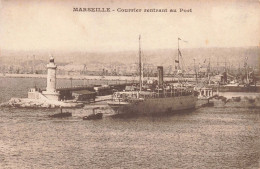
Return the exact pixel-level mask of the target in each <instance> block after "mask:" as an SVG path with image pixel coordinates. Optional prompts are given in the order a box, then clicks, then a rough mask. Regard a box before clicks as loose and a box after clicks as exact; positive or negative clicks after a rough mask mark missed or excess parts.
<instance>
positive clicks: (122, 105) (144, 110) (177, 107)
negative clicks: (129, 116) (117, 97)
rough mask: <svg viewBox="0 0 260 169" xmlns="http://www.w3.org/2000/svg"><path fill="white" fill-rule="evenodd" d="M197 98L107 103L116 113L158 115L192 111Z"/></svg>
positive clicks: (191, 96) (181, 97) (168, 98)
mask: <svg viewBox="0 0 260 169" xmlns="http://www.w3.org/2000/svg"><path fill="white" fill-rule="evenodd" d="M196 101H197V97H195V96H193V95H190V96H179V97H165V98H150V99H146V100H143V101H138V102H133V103H129V102H114V101H113V102H108V105H109V106H110V107H111V108H112V109H113V110H115V111H116V112H117V113H136V114H158V113H169V112H174V111H181V110H188V109H193V108H195V106H196Z"/></svg>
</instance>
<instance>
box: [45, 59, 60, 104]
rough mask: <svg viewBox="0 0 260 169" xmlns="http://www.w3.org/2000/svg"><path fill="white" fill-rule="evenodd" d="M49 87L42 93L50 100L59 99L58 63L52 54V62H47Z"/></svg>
mask: <svg viewBox="0 0 260 169" xmlns="http://www.w3.org/2000/svg"><path fill="white" fill-rule="evenodd" d="M47 70H48V73H47V87H46V91H43V92H42V94H43V95H44V96H45V97H46V98H47V99H49V100H59V96H60V94H59V92H57V91H56V70H57V65H56V64H55V62H54V58H53V57H52V56H51V58H50V62H49V63H48V64H47Z"/></svg>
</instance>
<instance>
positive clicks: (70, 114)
mask: <svg viewBox="0 0 260 169" xmlns="http://www.w3.org/2000/svg"><path fill="white" fill-rule="evenodd" d="M71 116H72V113H70V112H64V113H63V112H62V108H60V113H57V114H53V115H49V117H51V118H63V117H71Z"/></svg>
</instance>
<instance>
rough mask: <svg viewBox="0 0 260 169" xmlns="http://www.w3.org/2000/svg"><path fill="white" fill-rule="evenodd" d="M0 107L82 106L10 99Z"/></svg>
mask: <svg viewBox="0 0 260 169" xmlns="http://www.w3.org/2000/svg"><path fill="white" fill-rule="evenodd" d="M0 106H1V107H16V108H58V107H64V108H80V107H83V106H84V105H83V104H82V103H74V102H61V101H53V102H50V101H46V100H39V99H27V98H12V99H10V100H9V101H8V102H6V103H2V104H0Z"/></svg>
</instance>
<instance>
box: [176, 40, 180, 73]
mask: <svg viewBox="0 0 260 169" xmlns="http://www.w3.org/2000/svg"><path fill="white" fill-rule="evenodd" d="M179 40H180V38H178V70H177V71H179V69H180V45H179Z"/></svg>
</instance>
